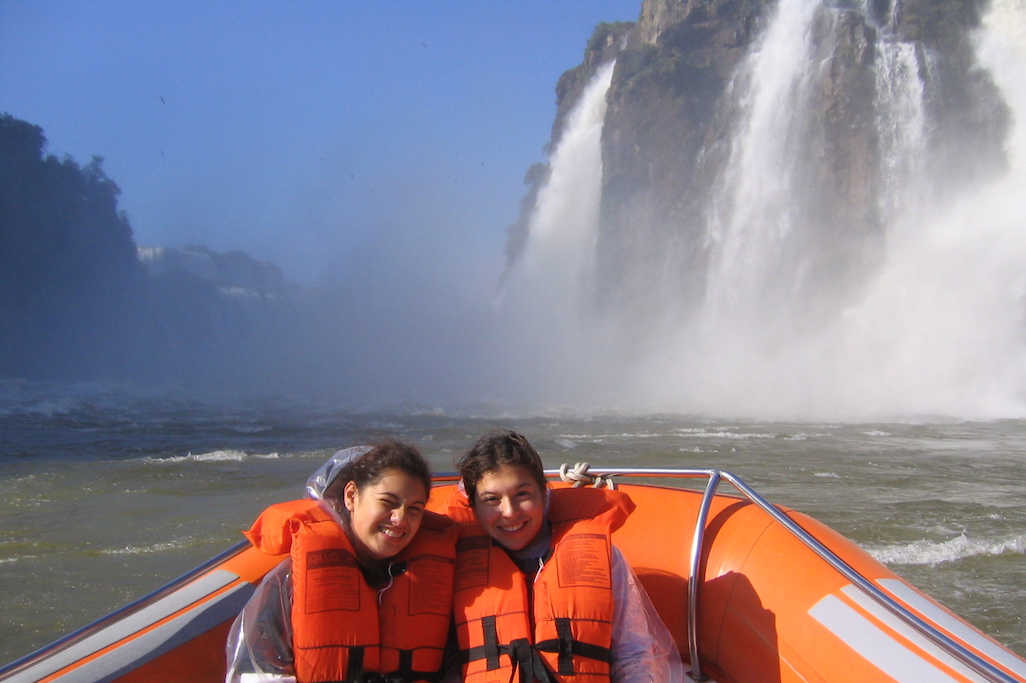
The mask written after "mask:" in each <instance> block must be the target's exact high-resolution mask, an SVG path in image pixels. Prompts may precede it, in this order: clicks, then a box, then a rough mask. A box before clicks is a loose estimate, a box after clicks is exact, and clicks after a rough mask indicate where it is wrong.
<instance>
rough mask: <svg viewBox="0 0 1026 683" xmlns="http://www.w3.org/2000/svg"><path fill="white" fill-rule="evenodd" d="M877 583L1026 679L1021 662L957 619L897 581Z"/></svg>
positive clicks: (1023, 663)
mask: <svg viewBox="0 0 1026 683" xmlns="http://www.w3.org/2000/svg"><path fill="white" fill-rule="evenodd" d="M877 583H879V584H880V585H881V586H882V587H883V588H884V589H886V590H888V591H890V592H891V593H892V594H894V596H895V597H897V598H898V599H899V600H901V601H902V602H904V603H905V604H906V605H908V606H909V607H911V608H912V609H914V610H916V611H917V612H919V613H920V614H922V615H923V616H925V617H926V618H927V619H930V620H932V621H933V622H934V623H935V624H937V625H938V626H940V627H941V628H943V629H944V630H946V631H947V632H948V633H950V634H951V635H953V636H954V637H955V639H956V640H960V641H962V642H963V643H966V644H967V645H969V646H970V647H973V648H975V649H976V650H978V651H979V652H981V653H983V654H984V655H986V656H987V657H990V658H991V659H992V660H994V661H995V662H997V663H998V664H1000V665H1002V666H1004V667H1005V668H1007V669H1008V670H1009V671H1012V672H1013V673H1015V674H1017V675H1019V676H1022V677H1024V678H1026V662H1023V661H1022V660H1021V659H1019V658H1018V657H1016V656H1015V655H1013V654H1012V653H1010V652H1009V651H1008V650H1006V649H1004V648H1003V647H1001V646H1000V645H998V644H997V643H995V642H994V641H992V640H990V639H989V638H986V637H984V636H982V635H980V633H979V632H978V631H976V630H975V629H972V628H970V627H969V626H967V625H966V624H965V623H964V622H962V621H961V620H959V619H958V618H956V617H953V616H951V614H949V613H948V612H946V611H945V610H943V609H941V608H939V607H937V605H935V604H934V603H933V602H932V601H930V600H929V599H927V598H926V596H924V595H923V594H922V593H919V592H918V591H916V590H915V589H914V588H910V587H909V586H908V585H906V584H905V583H903V582H901V581H898V580H897V579H880V580H879V581H878V582H877Z"/></svg>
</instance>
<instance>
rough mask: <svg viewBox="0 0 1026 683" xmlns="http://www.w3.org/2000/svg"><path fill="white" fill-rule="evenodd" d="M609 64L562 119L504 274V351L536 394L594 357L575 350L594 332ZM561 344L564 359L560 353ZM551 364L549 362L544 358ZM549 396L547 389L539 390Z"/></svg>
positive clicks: (565, 379)
mask: <svg viewBox="0 0 1026 683" xmlns="http://www.w3.org/2000/svg"><path fill="white" fill-rule="evenodd" d="M614 64H615V63H614V62H609V63H607V64H604V65H602V66H601V67H599V68H598V70H597V71H596V73H595V75H594V76H593V77H592V79H591V82H590V83H589V85H588V86H587V88H585V90H584V92H583V93H582V95H581V98H580V102H579V103H578V104H577V106H576V107H575V108H574V110H573V111H572V112H571V113H570V115H569V117H568V118H567V123H566V126H565V129H564V132H563V135H562V136H561V138H560V140H559V143H558V144H557V145H556V147H555V149H554V151H553V153H552V156H551V158H550V160H549V168H550V173H549V178H548V181H547V183H546V184H545V186H544V187H542V188H541V190H540V191H539V193H538V199H537V202H536V204H535V207H534V211H533V213H532V215H531V219H530V223H529V233H528V238H527V242H526V244H525V247H524V252H523V255H522V256H521V259H520V261H519V263H518V264H517V267H516V268H515V269H514V270H513V271H511V273H510V274H509V277H508V279H507V281H506V283H505V286H504V288H503V291H502V292H501V293H500V297H499V301H498V302H497V304H496V308H497V309H500V310H501V315H502V320H503V321H505V322H506V323H507V324H511V327H506V326H504V325H501V324H500V328H501V329H502V330H503V331H502V335H503V337H504V339H505V340H506V341H507V342H509V343H510V344H511V346H510V347H509V348H508V349H507V350H506V351H505V355H506V356H507V357H508V358H510V359H511V360H512V365H513V366H514V367H516V368H518V371H520V370H523V371H524V375H523V376H524V377H525V378H526V377H530V378H531V380H530V385H531V386H530V387H529V388H528V391H529V392H530V393H531V395H532V397H533V398H537V397H538V395H539V390H540V389H541V387H540V386H539V384H547V383H551V387H552V388H553V389H558V387H559V386H560V385H563V384H565V383H574V384H580V380H579V379H575V377H576V376H578V372H579V371H580V370H581V369H582V368H584V367H585V365H582V364H587V363H591V362H598V361H597V359H596V358H594V357H593V356H588V360H585V356H586V354H581V353H580V351H581V350H582V349H583V342H582V340H583V339H585V338H587V337H589V336H591V335H593V334H594V331H593V329H591V325H592V324H593V322H594V321H593V319H592V317H591V316H590V315H589V313H588V308H589V307H588V304H587V301H588V292H589V291H590V289H591V287H592V286H593V284H594V275H595V274H594V267H595V238H596V233H597V229H598V215H599V205H600V202H601V199H602V122H603V119H604V117H605V114H606V92H607V91H608V90H609V84H610V81H611V79H612V76H613V68H614ZM557 349H562V350H569V351H570V358H569V359H567V358H564V357H562V353H561V352H556V353H553V351H554V350H557ZM550 361H551V363H550ZM541 393H548V392H544V391H543V392H541Z"/></svg>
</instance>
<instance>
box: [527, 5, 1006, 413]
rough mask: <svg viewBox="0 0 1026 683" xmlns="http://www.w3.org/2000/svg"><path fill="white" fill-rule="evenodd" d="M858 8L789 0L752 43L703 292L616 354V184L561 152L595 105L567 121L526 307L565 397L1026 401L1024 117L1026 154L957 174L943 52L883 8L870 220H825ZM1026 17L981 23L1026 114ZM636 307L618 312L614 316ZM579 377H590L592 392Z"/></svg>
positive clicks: (851, 404) (776, 408)
mask: <svg viewBox="0 0 1026 683" xmlns="http://www.w3.org/2000/svg"><path fill="white" fill-rule="evenodd" d="M900 6H901V3H900V2H898V3H894V7H896V8H898V9H900ZM868 10H869V8H868V7H867V8H865V12H864V14H865V15H866V16H869V11H868ZM895 11H896V10H895ZM840 16H841V13H840V12H837V11H835V10H830V9H824V7H823V3H821V2H820V1H819V0H780V2H779V3H778V4H777V5H776V8H775V10H774V14H773V16H772V17H771V18H770V20H769V22H768V24H767V26H766V29H765V31H764V32H763V34H762V36H761V37H760V39H759V40H758V41H757V42H756V43H755V46H754V49H753V50H752V51H751V53H750V54H749V56H748V57H747V59H746V60H744V61H743V63H742V66H741V68H740V69H739V70H738V72H737V74H736V75H735V77H734V80H733V83H732V85H731V88H730V93H731V98H732V100H731V101H732V104H731V105H730V108H731V110H732V112H733V116H732V118H731V121H732V122H733V123H732V127H731V129H730V132H729V134H728V135H727V136H726V137H727V138H729V139H728V140H727V141H726V147H727V148H728V149H729V152H728V153H727V155H726V161H725V164H724V166H723V167H722V169H721V170H720V171H719V174H718V182H717V183H716V184H715V187H717V188H718V190H717V191H716V192H715V193H713V195H712V196H710V197H709V198H708V201H707V207H706V213H705V216H706V219H705V220H706V225H707V228H706V229H707V244H708V248H709V271H708V273H707V275H706V279H705V282H706V288H705V292H704V300H703V302H702V304H701V305H700V307H699V309H698V310H697V311H696V312H695V314H694V315H692V316H690V317H689V318H687V319H686V320H683V321H681V320H679V319H676V318H675V319H673V320H670V321H669V322H667V321H663V323H664V324H662V325H660V324H656V325H654V326H653V327H652V330H651V335H650V336H653V337H655V338H654V339H651V340H650V343H648V344H647V345H646V346H645V351H644V353H643V354H642V355H641V356H640V357H635V358H623V357H618V356H617V355H616V354H615V353H613V352H612V351H611V349H612V348H614V347H615V344H614V343H612V341H611V340H612V339H613V338H615V337H614V336H610V335H609V334H608V332H609V330H608V329H607V328H603V329H599V328H598V320H599V318H597V317H592V316H590V315H588V314H587V309H588V303H587V302H588V301H589V298H588V296H587V292H588V282H589V278H590V271H589V269H590V268H591V267H592V264H593V263H594V261H593V258H594V257H593V253H594V243H595V234H596V230H597V224H598V221H597V219H596V217H595V215H594V213H593V211H594V210H595V207H597V206H598V200H597V199H595V198H594V195H593V194H591V191H592V190H593V189H594V188H595V187H596V185H595V183H596V179H595V176H594V175H593V174H591V173H585V171H590V172H593V171H595V169H596V167H599V166H598V164H597V163H596V162H595V161H584V158H583V157H571V156H570V155H569V153H568V154H567V156H565V157H564V156H563V155H562V153H563V151H564V149H566V150H567V151H569V149H570V140H572V139H574V137H575V133H576V132H578V129H580V130H581V131H583V129H584V125H585V124H584V123H583V121H582V120H578V119H575V120H574V121H573V122H571V123H570V124H569V125H568V127H567V130H566V134H565V135H564V138H563V142H561V144H560V146H559V148H558V150H557V153H556V154H555V155H554V156H553V159H552V180H551V181H550V182H549V185H548V186H547V187H546V188H545V189H544V191H543V192H542V193H540V194H539V201H538V206H537V210H536V214H535V219H534V222H533V223H532V224H531V238H530V242H529V244H528V248H527V254H526V255H525V257H524V259H523V261H522V262H521V264H520V266H519V272H518V273H517V275H518V279H517V280H516V281H515V282H512V283H511V287H510V291H511V292H514V291H515V292H516V297H515V298H517V299H518V300H520V301H521V302H528V303H529V306H528V308H524V309H521V311H520V313H521V315H519V316H517V319H518V320H521V321H523V320H527V319H530V320H531V324H532V328H531V329H532V330H534V332H533V333H532V334H534V335H535V339H534V341H537V340H538V338H539V337H538V336H537V335H541V338H544V339H545V340H546V342H544V343H541V342H539V343H537V344H536V345H535V346H534V347H533V349H534V352H533V356H531V357H530V360H535V361H536V360H537V359H539V358H546V359H550V360H551V361H552V362H551V363H549V364H547V365H546V367H548V368H552V367H558V368H560V369H561V370H563V372H562V373H557V374H558V379H557V380H556V383H557V384H558V383H562V385H563V386H562V387H561V388H562V391H561V392H556V393H558V394H559V396H560V397H562V398H563V399H565V400H571V401H575V402H576V403H577V404H578V405H580V404H581V403H582V401H581V396H582V395H584V396H587V397H588V398H590V399H591V400H592V401H593V402H594V403H595V404H603V405H607V406H608V405H610V404H615V405H617V406H618V407H622V408H628V409H633V410H640V411H660V410H669V411H675V412H681V411H683V412H703V413H709V414H713V415H719V416H724V415H737V416H754V417H766V418H769V417H776V418H783V417H804V418H826V419H870V418H879V417H895V416H910V415H916V416H924V415H950V416H959V417H981V418H989V417H998V416H1021V415H1023V414H1026V352H1024V339H1026V334H1024V333H1026V326H1024V315H1023V314H1024V312H1026V301H1024V299H1026V238H1024V237H1026V235H1024V232H1026V192H1023V189H1024V188H1026V169H1024V159H1026V157H1024V153H1026V132H1024V129H1026V127H1024V126H1019V127H1018V128H1016V129H1015V130H1014V131H1013V134H1012V136H1010V138H1009V144H1008V145H1007V150H1006V151H1007V156H1008V159H1009V169H1008V172H1007V173H1005V174H1004V175H1001V176H1000V177H997V175H992V176H991V179H989V180H987V181H986V182H983V183H979V182H977V183H976V184H975V185H974V184H972V183H964V184H963V185H962V186H958V185H957V183H953V182H952V180H951V178H952V177H956V178H957V175H956V174H955V172H957V169H954V171H953V170H952V169H946V168H944V167H943V166H944V162H943V161H941V162H938V157H937V156H936V154H935V153H934V152H935V149H934V148H935V147H936V146H937V142H936V140H935V139H934V138H933V137H932V136H933V135H934V133H935V131H934V122H933V121H932V120H931V118H930V117H931V113H930V108H929V104H930V102H929V98H930V92H929V88H930V87H931V79H932V78H933V76H932V69H933V65H932V64H931V63H930V54H929V51H927V50H923V49H921V48H920V46H918V45H916V44H913V43H910V42H902V40H900V39H899V37H898V36H897V35H896V34H895V32H894V31H893V30H892V27H891V26H890V24H889V22H890V21H891V18H890V17H885V18H884V19H885V21H884V23H882V24H881V25H878V26H876V28H875V31H877V32H878V33H879V36H880V39H878V40H876V41H875V43H873V44H874V46H875V48H874V49H875V55H874V56H873V60H872V64H873V69H874V71H873V83H872V88H871V90H872V92H873V93H874V95H873V97H874V98H875V100H874V102H873V103H872V104H873V106H872V112H873V115H872V118H873V119H874V120H873V121H871V123H870V126H871V129H872V130H871V135H870V136H867V138H871V139H872V140H874V141H875V143H874V144H875V145H877V146H878V155H877V157H876V158H877V159H878V161H877V164H878V166H879V168H878V170H877V173H876V181H875V183H867V184H866V187H870V188H871V189H872V195H871V196H869V197H868V199H867V200H866V201H865V202H863V204H864V206H865V207H866V212H865V216H867V217H868V218H866V219H865V220H863V221H862V223H860V225H869V226H870V227H871V228H872V229H869V230H865V229H863V232H862V233H859V234H858V235H857V238H855V239H848V241H843V240H840V241H837V242H835V243H830V242H829V241H828V239H833V238H834V236H835V235H836V234H837V233H839V232H843V230H839V229H837V228H836V227H833V228H831V227H828V223H829V221H828V220H825V219H824V215H826V214H827V213H828V210H826V211H825V210H824V209H823V205H822V204H821V203H820V202H821V197H820V196H818V195H819V194H822V193H821V192H819V191H818V186H817V185H816V184H815V181H816V179H817V174H818V173H819V172H820V170H821V169H822V168H824V166H823V165H822V157H823V156H824V149H826V146H825V145H824V144H823V137H824V134H823V132H822V123H821V121H820V122H817V119H816V116H815V114H816V112H815V109H816V106H817V101H816V97H817V96H819V94H821V93H822V91H823V89H824V88H823V83H824V82H825V81H824V80H823V79H824V77H825V76H830V74H828V73H826V72H827V70H828V69H829V66H830V56H831V55H832V54H833V51H834V50H835V49H837V44H836V43H835V42H834V41H835V33H836V35H841V33H842V31H840V30H835V29H836V28H837V27H839V26H841V24H840V23H838V22H839V19H838V17H840ZM1024 26H1026V7H1024V6H1023V4H1022V3H1021V2H1015V1H1013V0H995V2H994V3H993V5H992V7H991V10H990V13H989V15H988V16H987V18H986V21H985V25H984V28H983V29H982V30H981V31H980V33H979V40H978V41H977V55H978V59H979V61H980V64H981V66H982V67H983V68H985V69H987V70H988V71H989V72H990V74H991V76H992V78H993V80H994V81H995V83H996V84H997V86H998V87H999V88H1000V90H1001V94H1002V95H1003V96H1004V98H1005V100H1006V102H1007V103H1008V105H1009V107H1010V109H1011V110H1012V112H1013V118H1014V117H1016V116H1018V117H1020V118H1021V117H1026V54H1024V51H1026V39H1024V30H1023V27H1024ZM842 28H843V27H842ZM842 47H843V46H842ZM607 86H608V81H607V80H606V81H599V79H596V80H595V82H594V83H593V84H592V86H591V87H590V88H589V91H588V93H587V94H586V95H585V97H584V98H583V99H587V98H588V97H595V98H598V99H603V98H599V95H598V94H597V93H599V92H600V91H601V92H604V91H605V90H604V89H605V88H606V87H607ZM582 102H583V100H582ZM584 108H585V105H584V104H583V103H582V105H581V106H580V109H579V111H583V109H584ZM598 109H603V111H604V106H602V107H596V108H595V110H594V113H596V114H597V113H598ZM589 125H593V124H589ZM817 125H818V126H820V127H819V128H817ZM589 131H590V132H589V133H588V135H589V136H593V137H591V138H590V139H591V140H592V143H590V144H596V145H597V144H598V133H597V132H595V130H594V127H592V128H589ZM595 154H597V152H595ZM589 158H590V159H592V160H594V159H595V158H596V157H595V156H591V157H589ZM817 163H819V164H821V165H820V166H817V165H816V164H817ZM578 164H590V168H588V169H585V168H583V167H580V166H576V165H578ZM949 165H950V164H949ZM575 166H576V167H575ZM578 174H580V175H578ZM945 174H947V175H945ZM575 177H577V178H580V179H581V180H579V181H578V180H572V178H575ZM584 178H587V180H584ZM577 182H580V183H582V184H581V185H580V186H577V185H575V183H577ZM585 186H586V187H588V188H590V189H589V190H587V191H585V189H584V187H585ZM955 186H958V192H951V191H950V190H951V188H952V187H955ZM810 188H811V189H810ZM579 193H580V194H579ZM583 197H587V200H584V199H582V198H583ZM567 207H569V208H570V210H569V212H568V211H567ZM865 216H864V217H865ZM827 218H828V219H829V218H830V217H829V216H827ZM835 225H836V224H835ZM873 226H876V227H875V228H873ZM556 227H559V228H561V229H562V230H556V229H555V228H556ZM874 230H875V231H876V232H874ZM564 238H565V240H569V241H564ZM546 302H547V303H546ZM626 319H628V316H623V317H622V318H620V317H618V316H617V315H616V313H615V312H614V313H613V314H612V315H607V316H606V317H605V318H603V319H602V320H603V323H604V324H605V325H606V326H607V327H611V328H615V327H616V326H617V325H618V324H619V325H621V326H623V325H625V324H626V323H624V322H623V320H626ZM667 320H669V318H668V319H667ZM569 321H573V323H572V324H571V323H570V322H569ZM535 325H536V326H535ZM553 330H558V333H553ZM634 332H635V333H636V332H637V331H636V330H634ZM614 358H615V359H616V360H613V359H614ZM523 359H524V360H525V361H528V360H529V357H528V356H527V355H525V356H523ZM525 365H529V362H528V363H525ZM611 368H615V370H611ZM542 374H545V375H546V377H547V378H550V379H551V378H552V375H551V373H547V371H545V370H543V371H542ZM582 377H587V378H589V379H590V380H591V383H590V384H588V385H587V387H586V389H585V391H586V392H587V393H585V394H581V393H578V394H574V393H573V390H574V389H580V388H581V387H582V381H581V378H582ZM596 387H602V388H604V389H605V394H601V393H600V392H596V390H595V389H596ZM554 395H555V394H554Z"/></svg>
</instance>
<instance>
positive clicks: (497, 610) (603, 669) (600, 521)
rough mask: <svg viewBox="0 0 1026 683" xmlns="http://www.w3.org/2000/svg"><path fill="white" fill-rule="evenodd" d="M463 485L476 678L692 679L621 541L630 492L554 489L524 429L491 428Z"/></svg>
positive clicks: (461, 557) (469, 671)
mask: <svg viewBox="0 0 1026 683" xmlns="http://www.w3.org/2000/svg"><path fill="white" fill-rule="evenodd" d="M457 466H458V468H459V470H460V475H461V477H462V484H463V489H464V490H463V492H462V493H457V494H456V495H454V496H453V498H452V500H451V501H450V504H449V515H450V516H451V517H453V519H455V520H456V521H457V522H459V523H460V525H461V527H462V529H461V534H462V535H461V538H460V542H459V551H458V553H457V556H456V585H455V590H454V594H453V599H454V605H455V611H454V619H455V624H456V634H457V640H458V645H459V650H460V653H459V659H460V661H461V662H462V675H463V680H464V681H467V682H468V683H493V682H498V681H502V682H506V681H510V680H519V681H542V682H549V681H564V680H567V681H571V680H572V681H592V680H594V681H600V680H605V681H610V680H611V681H612V682H613V683H626V682H628V681H631V682H633V681H656V682H658V683H667V682H675V681H681V680H683V668H682V666H681V660H680V655H679V654H678V651H677V647H676V645H675V643H674V641H673V638H672V636H671V635H670V633H669V631H668V630H667V629H666V626H665V625H664V624H663V623H662V621H661V620H660V618H659V615H658V614H657V613H656V611H655V608H654V607H653V606H652V603H651V601H650V600H649V599H648V596H647V595H646V594H645V589H644V588H643V587H642V586H641V584H640V583H639V582H638V580H637V578H636V577H635V576H634V572H633V571H632V570H631V568H630V566H629V565H628V564H627V562H626V560H625V559H624V557H623V555H622V554H621V553H620V551H619V550H617V549H616V548H615V547H614V546H613V545H612V541H611V533H612V532H613V531H614V530H615V529H617V528H619V527H620V526H621V525H622V524H623V522H624V521H625V520H626V518H627V516H628V515H629V514H630V513H631V511H632V510H633V509H634V504H633V503H632V502H631V500H630V498H628V497H627V496H626V495H625V494H622V493H620V492H619V491H609V490H602V489H556V490H550V489H549V487H548V485H547V483H546V480H545V472H544V467H543V466H542V461H541V458H540V457H539V456H538V453H537V451H535V449H534V447H533V446H531V444H530V443H529V442H528V441H527V439H526V438H524V437H523V436H522V435H521V434H519V433H517V432H515V431H511V430H499V431H495V432H492V433H490V434H486V435H485V436H483V437H481V438H480V439H478V441H477V442H476V443H475V444H474V445H473V446H471V448H470V449H469V450H468V451H467V453H466V454H465V455H464V456H463V457H462V458H461V459H460V461H459V462H458V463H457Z"/></svg>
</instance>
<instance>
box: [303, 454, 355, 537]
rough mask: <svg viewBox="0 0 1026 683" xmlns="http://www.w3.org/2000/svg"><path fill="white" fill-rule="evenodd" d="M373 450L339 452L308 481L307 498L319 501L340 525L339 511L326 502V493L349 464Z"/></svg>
mask: <svg viewBox="0 0 1026 683" xmlns="http://www.w3.org/2000/svg"><path fill="white" fill-rule="evenodd" d="M369 450H371V446H353V447H352V448H343V449H342V450H340V451H337V452H336V453H335V454H334V455H333V456H331V457H330V458H328V460H327V462H325V463H324V464H323V465H321V466H320V467H318V468H317V471H316V472H314V473H313V474H312V475H310V478H309V479H307V480H306V496H307V498H311V499H313V500H316V501H318V502H319V503H320V504H321V507H322V508H324V509H325V510H326V511H327V512H328V513H329V514H330V515H331V516H332V517H333V518H334V519H335V521H336V522H338V523H339V524H342V518H341V517H340V516H339V514H338V510H336V509H335V506H334V505H332V504H331V503H330V502H328V501H326V500H324V492H325V491H326V490H327V489H328V487H329V486H331V483H332V482H333V481H335V477H337V476H338V473H339V472H341V471H342V468H343V467H344V466H345V465H346V464H348V463H349V462H351V461H353V460H355V459H356V458H358V457H360V456H361V455H363V454H364V453H366V452H367V451H369Z"/></svg>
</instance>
